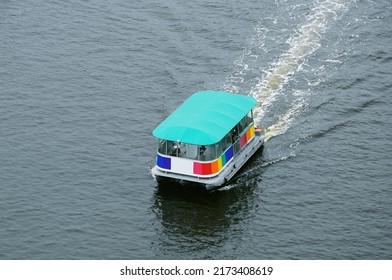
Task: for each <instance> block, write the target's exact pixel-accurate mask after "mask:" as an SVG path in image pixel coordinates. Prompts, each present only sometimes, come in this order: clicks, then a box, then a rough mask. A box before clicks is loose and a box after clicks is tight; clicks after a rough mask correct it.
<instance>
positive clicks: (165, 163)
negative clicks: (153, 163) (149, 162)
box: [157, 155, 171, 169]
mask: <svg viewBox="0 0 392 280" xmlns="http://www.w3.org/2000/svg"><path fill="white" fill-rule="evenodd" d="M157 165H158V166H159V167H160V168H164V169H171V158H167V157H163V156H161V155H157Z"/></svg>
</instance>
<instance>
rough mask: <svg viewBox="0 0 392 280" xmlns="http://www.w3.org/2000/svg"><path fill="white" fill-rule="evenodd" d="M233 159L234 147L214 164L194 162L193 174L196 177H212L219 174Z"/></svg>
mask: <svg viewBox="0 0 392 280" xmlns="http://www.w3.org/2000/svg"><path fill="white" fill-rule="evenodd" d="M232 157H233V146H231V147H230V148H228V149H227V150H226V152H225V153H224V154H223V155H221V156H220V157H219V158H218V159H217V160H215V161H213V162H206V163H203V162H194V163H193V173H194V174H196V175H211V174H215V173H218V172H219V171H220V170H221V169H222V167H224V166H225V165H226V163H228V162H229V161H230V160H231V159H232Z"/></svg>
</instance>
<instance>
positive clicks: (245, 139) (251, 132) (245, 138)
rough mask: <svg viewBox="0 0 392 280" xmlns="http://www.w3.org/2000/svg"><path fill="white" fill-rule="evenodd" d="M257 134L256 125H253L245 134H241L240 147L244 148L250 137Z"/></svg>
mask: <svg viewBox="0 0 392 280" xmlns="http://www.w3.org/2000/svg"><path fill="white" fill-rule="evenodd" d="M254 135H255V127H254V126H253V125H252V126H251V127H250V128H249V129H248V131H247V132H246V133H244V135H242V136H241V138H240V147H241V148H242V147H243V146H245V145H246V143H248V142H249V140H250V139H252V138H253V136H254Z"/></svg>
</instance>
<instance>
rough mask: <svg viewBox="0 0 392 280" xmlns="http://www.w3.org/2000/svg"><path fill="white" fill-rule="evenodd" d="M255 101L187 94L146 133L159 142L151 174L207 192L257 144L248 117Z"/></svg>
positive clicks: (233, 171) (218, 94)
mask: <svg viewBox="0 0 392 280" xmlns="http://www.w3.org/2000/svg"><path fill="white" fill-rule="evenodd" d="M256 104H257V100H256V99H254V98H253V97H250V96H245V95H240V94H232V93H228V92H222V91H200V92H197V93H194V94H192V95H191V96H190V97H189V98H188V99H187V100H185V102H184V103H183V104H182V105H180V106H179V107H178V108H177V109H176V110H175V111H174V112H173V113H172V114H171V115H170V116H168V117H167V118H166V119H165V120H164V121H163V122H161V123H160V124H159V125H158V126H157V127H156V128H155V129H154V130H153V132H152V133H153V135H154V136H155V137H156V138H157V139H158V140H159V144H158V149H157V156H156V165H155V166H154V167H153V168H152V169H151V173H152V175H153V177H154V178H155V179H156V181H157V182H158V183H160V182H163V181H167V180H176V181H179V182H194V183H199V184H202V185H204V186H205V188H206V189H207V190H212V189H214V188H218V187H220V186H222V185H224V184H225V183H227V182H229V181H230V179H232V178H233V176H234V175H235V174H236V173H237V172H238V171H239V169H240V168H241V167H242V166H243V165H244V164H245V163H246V162H247V160H249V158H250V157H251V156H252V155H253V154H254V153H255V152H256V151H257V150H258V149H259V148H260V147H262V145H263V135H262V130H261V129H259V128H255V123H254V119H253V109H254V107H255V106H256Z"/></svg>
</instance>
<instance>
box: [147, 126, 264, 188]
mask: <svg viewBox="0 0 392 280" xmlns="http://www.w3.org/2000/svg"><path fill="white" fill-rule="evenodd" d="M263 143H264V141H263V137H262V135H261V133H256V134H255V137H253V139H252V140H251V141H249V142H248V143H247V145H246V146H245V147H243V148H242V149H241V150H240V151H239V152H238V153H237V154H236V155H235V156H234V157H233V159H232V160H231V161H230V162H228V163H227V164H226V166H225V167H224V169H223V170H222V171H221V172H220V173H219V174H217V175H215V176H212V177H207V178H206V177H197V176H190V175H184V174H178V173H173V172H169V171H163V170H160V169H159V168H158V167H157V166H154V167H153V168H152V169H151V173H152V175H153V177H154V178H155V179H156V181H157V182H158V183H160V182H164V181H167V180H176V181H178V182H180V183H181V182H193V183H198V184H202V185H204V186H205V188H206V189H207V190H213V189H216V188H219V187H221V186H223V185H224V184H226V183H227V182H229V181H230V180H231V179H232V178H233V177H234V175H235V174H236V173H237V172H238V171H239V170H240V169H241V167H242V166H243V165H244V164H245V163H246V162H247V161H248V160H249V159H250V158H251V157H252V156H253V155H254V154H255V153H256V151H257V150H259V149H260V148H261V147H262V146H263Z"/></svg>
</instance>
